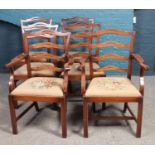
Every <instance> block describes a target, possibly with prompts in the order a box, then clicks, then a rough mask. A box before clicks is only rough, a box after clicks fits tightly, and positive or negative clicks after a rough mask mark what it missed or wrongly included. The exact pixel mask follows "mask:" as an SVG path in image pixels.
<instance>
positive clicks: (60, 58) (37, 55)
mask: <svg viewBox="0 0 155 155" xmlns="http://www.w3.org/2000/svg"><path fill="white" fill-rule="evenodd" d="M30 59H31V60H32V61H33V60H42V59H52V60H57V61H62V62H64V61H65V58H64V57H63V56H58V55H55V54H50V53H34V54H31V55H30Z"/></svg>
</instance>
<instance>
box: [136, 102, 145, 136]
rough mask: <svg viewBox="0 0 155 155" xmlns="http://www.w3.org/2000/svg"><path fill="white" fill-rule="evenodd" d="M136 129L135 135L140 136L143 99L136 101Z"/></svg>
mask: <svg viewBox="0 0 155 155" xmlns="http://www.w3.org/2000/svg"><path fill="white" fill-rule="evenodd" d="M137 115H138V116H137V131H136V137H137V138H140V137H141V130H142V115H143V101H141V102H139V103H138V114H137Z"/></svg>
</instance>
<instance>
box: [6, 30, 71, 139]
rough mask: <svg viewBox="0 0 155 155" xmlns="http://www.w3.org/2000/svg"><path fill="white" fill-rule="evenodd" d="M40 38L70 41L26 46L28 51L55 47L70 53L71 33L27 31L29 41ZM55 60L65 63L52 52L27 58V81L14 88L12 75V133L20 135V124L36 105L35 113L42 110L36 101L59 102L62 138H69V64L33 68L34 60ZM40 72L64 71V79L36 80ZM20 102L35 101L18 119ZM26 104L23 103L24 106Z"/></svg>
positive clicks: (10, 100) (10, 86)
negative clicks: (18, 122) (59, 66)
mask: <svg viewBox="0 0 155 155" xmlns="http://www.w3.org/2000/svg"><path fill="white" fill-rule="evenodd" d="M41 35H53V36H58V37H65V38H67V41H66V43H65V44H56V43H51V42H40V43H32V44H30V45H29V44H26V51H29V50H30V48H34V49H39V48H51V49H53V48H55V49H61V50H64V51H67V50H68V44H69V38H70V33H61V32H56V31H51V30H42V31H38V32H26V33H25V36H24V37H25V38H26V40H28V39H30V38H39V37H40V36H41ZM42 58H48V59H55V60H56V61H62V62H64V59H63V58H62V57H59V56H56V55H54V54H50V53H44V54H37V55H34V56H33V57H30V56H28V59H27V60H28V61H27V69H28V78H27V79H26V80H25V81H24V82H22V83H21V84H20V85H18V86H17V87H15V83H14V74H12V75H11V76H10V81H9V89H10V92H9V96H8V97H9V106H10V115H11V123H12V131H13V134H17V133H18V130H17V121H18V120H19V119H20V118H21V117H22V116H24V115H25V114H26V113H27V112H28V111H29V110H30V109H31V108H32V107H34V106H35V108H36V110H37V111H39V107H38V103H37V102H49V103H53V102H56V103H57V104H60V106H61V108H60V109H61V110H60V118H61V126H62V137H63V138H65V137H66V136H67V124H66V110H67V103H66V98H67V89H68V88H67V87H68V73H67V72H68V69H69V68H68V65H67V63H66V64H65V65H64V67H63V68H58V67H55V66H52V65H49V64H46V65H45V64H43V65H41V63H43V62H41V63H40V66H32V65H31V63H30V62H31V59H42ZM10 65H11V66H12V64H7V65H6V67H7V68H10ZM38 70H52V71H53V72H60V73H61V72H64V78H59V77H55V76H53V74H51V77H33V74H32V71H38ZM17 101H25V102H26V101H33V103H32V104H31V105H30V106H29V107H28V108H27V109H26V110H24V111H23V112H22V113H21V114H19V115H18V116H16V109H15V104H16V102H17ZM25 102H24V103H25Z"/></svg>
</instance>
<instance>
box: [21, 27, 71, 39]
mask: <svg viewBox="0 0 155 155" xmlns="http://www.w3.org/2000/svg"><path fill="white" fill-rule="evenodd" d="M70 34H71V33H70V32H66V33H62V32H58V31H52V30H49V29H44V30H42V31H37V32H26V33H25V34H24V35H25V37H26V38H28V39H29V38H30V39H31V38H38V37H39V36H44V35H55V36H57V37H68V35H70Z"/></svg>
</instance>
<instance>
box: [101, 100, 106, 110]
mask: <svg viewBox="0 0 155 155" xmlns="http://www.w3.org/2000/svg"><path fill="white" fill-rule="evenodd" d="M105 109H106V103H105V102H103V103H102V110H105Z"/></svg>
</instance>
